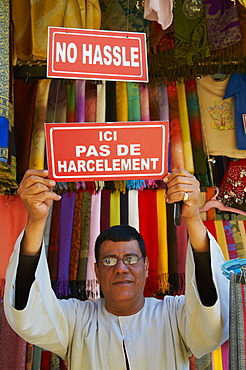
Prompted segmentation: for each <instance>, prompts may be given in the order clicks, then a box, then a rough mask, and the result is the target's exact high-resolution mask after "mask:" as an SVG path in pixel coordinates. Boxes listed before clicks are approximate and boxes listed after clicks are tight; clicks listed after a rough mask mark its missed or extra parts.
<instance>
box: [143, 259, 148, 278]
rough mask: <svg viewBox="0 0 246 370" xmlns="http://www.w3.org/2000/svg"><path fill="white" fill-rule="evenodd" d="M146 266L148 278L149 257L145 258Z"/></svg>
mask: <svg viewBox="0 0 246 370" xmlns="http://www.w3.org/2000/svg"><path fill="white" fill-rule="evenodd" d="M144 266H145V271H146V277H147V276H148V275H149V259H148V257H145V261H144Z"/></svg>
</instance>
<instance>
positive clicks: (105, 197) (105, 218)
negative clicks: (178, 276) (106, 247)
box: [100, 189, 110, 232]
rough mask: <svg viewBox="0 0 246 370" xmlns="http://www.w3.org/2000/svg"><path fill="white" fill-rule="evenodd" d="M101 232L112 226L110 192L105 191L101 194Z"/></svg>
mask: <svg viewBox="0 0 246 370" xmlns="http://www.w3.org/2000/svg"><path fill="white" fill-rule="evenodd" d="M100 220H101V221H100V222H101V224H100V231H101V232H102V231H103V230H105V229H107V228H108V227H109V226H110V190H109V189H103V190H102V193H101V217H100Z"/></svg>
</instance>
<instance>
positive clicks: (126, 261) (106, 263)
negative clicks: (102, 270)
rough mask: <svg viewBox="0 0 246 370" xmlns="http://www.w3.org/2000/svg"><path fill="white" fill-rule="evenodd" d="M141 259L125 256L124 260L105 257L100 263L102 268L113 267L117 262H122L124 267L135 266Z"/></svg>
mask: <svg viewBox="0 0 246 370" xmlns="http://www.w3.org/2000/svg"><path fill="white" fill-rule="evenodd" d="M142 258H144V257H138V256H126V257H124V258H117V257H106V258H104V259H102V260H101V261H98V262H102V264H103V265H104V266H108V267H111V266H115V265H117V263H118V262H119V261H123V263H124V264H125V265H136V264H137V263H138V262H139V261H140V260H141V259H142Z"/></svg>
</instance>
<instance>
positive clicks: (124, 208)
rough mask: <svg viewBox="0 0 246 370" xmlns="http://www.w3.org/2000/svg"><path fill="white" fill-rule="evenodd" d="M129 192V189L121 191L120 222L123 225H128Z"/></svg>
mask: <svg viewBox="0 0 246 370" xmlns="http://www.w3.org/2000/svg"><path fill="white" fill-rule="evenodd" d="M128 193H129V191H127V192H125V193H123V192H121V193H120V224H121V225H128V213H129V206H128Z"/></svg>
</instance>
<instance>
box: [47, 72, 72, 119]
mask: <svg viewBox="0 0 246 370" xmlns="http://www.w3.org/2000/svg"><path fill="white" fill-rule="evenodd" d="M66 118H67V86H66V85H65V84H62V83H61V81H60V80H57V79H53V80H52V81H51V84H50V89H49V97H48V107H47V114H46V122H50V123H52V122H66Z"/></svg>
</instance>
